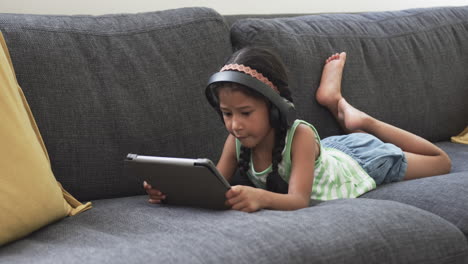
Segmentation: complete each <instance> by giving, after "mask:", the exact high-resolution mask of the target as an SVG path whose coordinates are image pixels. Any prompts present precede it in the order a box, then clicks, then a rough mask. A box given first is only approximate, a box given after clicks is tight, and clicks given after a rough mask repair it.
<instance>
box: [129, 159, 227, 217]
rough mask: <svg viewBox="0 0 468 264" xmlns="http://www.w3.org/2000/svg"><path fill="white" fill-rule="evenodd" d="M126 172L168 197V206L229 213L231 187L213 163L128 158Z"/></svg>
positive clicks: (165, 201)
mask: <svg viewBox="0 0 468 264" xmlns="http://www.w3.org/2000/svg"><path fill="white" fill-rule="evenodd" d="M124 168H125V173H126V174H129V176H130V177H137V179H139V180H140V182H141V183H143V181H146V182H147V183H149V184H150V185H151V186H153V188H156V189H158V190H160V191H161V192H162V193H164V194H165V195H166V199H164V200H163V201H164V202H163V203H165V204H171V205H181V206H194V207H202V208H209V209H217V210H220V209H229V208H228V207H227V206H226V205H225V202H226V196H225V195H226V192H227V191H228V190H229V189H230V188H231V186H230V185H229V183H228V182H227V181H226V179H225V178H224V177H223V176H221V174H220V173H219V172H218V170H217V169H216V167H215V166H214V164H213V162H211V161H210V160H209V159H187V158H169V157H156V156H142V155H137V154H128V155H127V158H126V159H125V166H124Z"/></svg>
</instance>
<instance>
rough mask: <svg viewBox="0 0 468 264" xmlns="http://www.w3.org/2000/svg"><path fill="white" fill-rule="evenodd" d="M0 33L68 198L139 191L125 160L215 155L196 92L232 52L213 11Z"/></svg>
mask: <svg viewBox="0 0 468 264" xmlns="http://www.w3.org/2000/svg"><path fill="white" fill-rule="evenodd" d="M0 30H1V31H3V34H4V36H5V39H6V41H7V44H8V45H9V48H10V52H11V57H12V61H13V64H14V66H15V69H16V73H17V77H18V81H19V83H20V85H21V86H22V87H23V89H24V92H25V95H26V97H27V99H28V101H29V102H30V106H31V109H32V111H33V112H34V114H35V116H36V121H37V123H38V126H39V129H40V130H41V132H42V135H43V138H44V141H45V144H46V146H47V149H48V151H49V155H50V159H51V162H52V168H53V170H54V173H55V176H56V177H57V179H58V180H59V181H60V182H61V183H62V184H63V185H64V187H65V188H66V189H67V190H69V191H70V193H72V194H73V195H75V196H76V197H77V198H79V199H82V200H89V199H98V198H107V197H116V196H126V195H134V194H142V193H143V188H142V185H141V183H140V182H138V181H137V180H136V179H133V178H129V177H126V175H125V174H124V173H123V160H124V158H125V156H126V155H127V153H137V154H146V155H158V156H176V157H208V158H211V159H216V158H217V157H218V155H219V153H220V150H221V148H222V145H223V142H224V138H225V136H226V133H225V129H224V128H223V126H222V123H221V122H220V121H219V117H217V115H216V113H215V112H214V111H213V110H212V109H211V108H210V106H209V104H208V103H207V102H206V100H205V95H204V88H205V85H206V82H207V80H208V77H209V76H210V74H212V73H213V72H215V71H217V69H218V68H219V66H220V65H222V63H223V62H224V60H225V59H226V58H227V57H228V56H229V55H230V54H231V52H232V50H231V45H230V40H229V28H228V27H227V26H226V25H225V23H224V21H223V18H222V17H221V16H220V15H219V14H218V13H216V12H215V11H213V10H211V9H206V8H184V9H176V10H168V11H161V12H152V13H140V14H118V15H105V16H47V15H15V14H0Z"/></svg>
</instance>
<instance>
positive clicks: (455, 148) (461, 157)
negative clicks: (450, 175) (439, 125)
mask: <svg viewBox="0 0 468 264" xmlns="http://www.w3.org/2000/svg"><path fill="white" fill-rule="evenodd" d="M436 145H437V146H438V147H439V148H441V149H443V150H444V151H445V152H446V153H447V154H448V155H449V156H450V159H451V160H452V172H462V171H464V172H467V173H468V145H464V144H458V143H452V142H449V141H444V142H437V143H436Z"/></svg>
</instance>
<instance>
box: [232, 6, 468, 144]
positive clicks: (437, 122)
mask: <svg viewBox="0 0 468 264" xmlns="http://www.w3.org/2000/svg"><path fill="white" fill-rule="evenodd" d="M231 37H232V41H233V45H234V46H235V48H236V49H238V48H241V47H244V46H248V45H263V46H268V47H271V48H272V49H274V50H276V51H277V52H278V53H279V55H280V56H281V57H282V58H283V60H284V61H285V64H286V66H287V67H288V70H289V72H290V86H291V89H292V91H293V97H294V99H295V102H296V107H297V108H298V111H299V114H300V116H301V117H302V118H304V119H306V120H308V121H310V122H312V123H313V124H315V125H316V126H317V128H318V130H319V133H320V134H321V136H322V137H325V136H330V135H334V134H338V133H340V132H341V131H340V129H339V126H338V124H337V123H336V122H335V120H334V118H333V117H332V115H331V114H330V113H329V112H328V111H327V110H326V109H325V108H323V107H321V106H320V105H318V104H317V102H316V100H315V91H316V89H317V88H318V86H319V83H320V76H321V72H322V68H323V65H324V61H325V59H326V58H327V57H328V56H330V55H331V54H332V53H336V52H340V51H346V52H347V54H348V57H347V58H348V59H347V62H346V66H345V70H344V77H343V86H342V88H343V94H344V95H345V97H346V98H347V99H348V101H349V102H350V103H351V104H353V105H355V106H356V107H358V108H360V109H362V110H364V111H366V112H368V113H370V114H372V115H374V116H376V117H377V118H379V119H382V120H384V121H386V122H389V123H391V124H393V125H396V126H398V127H402V128H404V129H407V130H409V131H411V132H414V133H416V134H418V135H421V136H423V137H425V138H427V139H430V140H432V141H440V140H448V139H449V138H450V136H453V135H456V134H457V133H459V132H460V131H461V130H463V128H464V127H465V126H466V125H467V122H468V118H467V116H468V103H467V102H468V72H467V69H468V6H467V7H451V8H430V9H412V10H405V11H398V12H374V13H361V14H322V15H311V16H302V17H294V18H277V19H258V18H257V19H255V18H254V19H246V20H239V21H237V22H235V23H234V24H233V26H232V29H231Z"/></svg>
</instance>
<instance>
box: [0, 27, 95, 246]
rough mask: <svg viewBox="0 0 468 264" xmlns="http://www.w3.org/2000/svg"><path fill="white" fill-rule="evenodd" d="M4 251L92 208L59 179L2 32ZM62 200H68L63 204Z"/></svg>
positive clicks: (0, 238)
mask: <svg viewBox="0 0 468 264" xmlns="http://www.w3.org/2000/svg"><path fill="white" fill-rule="evenodd" d="M0 120H2V125H1V126H0V146H1V148H0V170H1V171H0V212H1V214H0V223H1V224H0V225H1V228H0V246H1V245H3V244H5V243H7V242H10V241H12V240H15V239H18V238H21V237H23V236H26V235H28V234H29V233H31V232H33V231H35V230H36V229H38V228H41V227H43V226H45V225H47V224H49V223H51V222H55V221H57V220H59V219H61V218H63V217H65V216H67V215H74V214H77V213H79V212H81V211H83V210H86V209H88V208H89V204H88V205H86V206H85V205H82V204H81V203H79V202H78V201H76V200H75V199H74V198H73V197H72V196H70V195H69V194H68V193H67V192H66V191H65V190H63V191H62V189H61V186H60V184H59V183H57V181H56V180H55V177H54V174H53V173H52V170H51V168H50V162H49V157H48V155H47V149H46V147H45V146H44V142H43V141H42V138H41V134H40V132H39V130H38V128H37V125H36V123H35V121H34V117H33V115H32V113H31V110H30V109H29V106H28V103H27V101H26V98H25V97H24V94H23V92H22V90H21V88H20V87H19V86H18V83H17V81H16V77H15V71H14V69H13V64H12V62H11V60H10V56H9V53H8V49H7V46H6V44H5V41H4V39H3V36H2V34H1V32H0ZM64 195H65V196H66V198H67V200H68V201H67V200H66V199H64Z"/></svg>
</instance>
